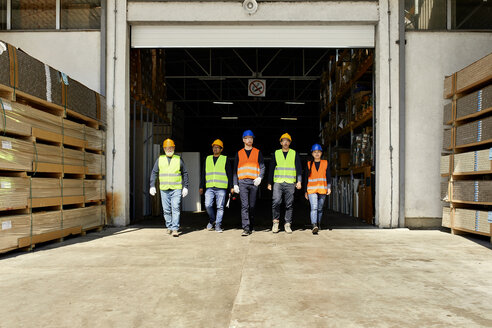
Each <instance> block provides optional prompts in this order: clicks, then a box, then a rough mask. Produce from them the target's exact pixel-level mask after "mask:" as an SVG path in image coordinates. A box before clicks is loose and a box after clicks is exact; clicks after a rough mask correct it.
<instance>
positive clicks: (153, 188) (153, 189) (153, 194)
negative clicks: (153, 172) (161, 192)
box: [149, 187, 157, 196]
mask: <svg viewBox="0 0 492 328" xmlns="http://www.w3.org/2000/svg"><path fill="white" fill-rule="evenodd" d="M156 192H157V190H155V187H151V188H150V190H149V193H150V194H151V195H152V196H155V193H156Z"/></svg>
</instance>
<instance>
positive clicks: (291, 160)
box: [273, 149, 297, 183]
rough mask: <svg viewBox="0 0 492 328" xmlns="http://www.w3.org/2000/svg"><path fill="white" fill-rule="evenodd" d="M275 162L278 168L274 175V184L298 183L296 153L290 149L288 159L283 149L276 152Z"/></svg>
mask: <svg viewBox="0 0 492 328" xmlns="http://www.w3.org/2000/svg"><path fill="white" fill-rule="evenodd" d="M275 160H276V161H277V166H275V172H274V175H273V182H275V183H282V182H287V183H295V182H296V180H297V179H296V151H295V150H293V149H289V152H288V153H287V157H286V156H284V152H283V151H282V149H278V150H277V151H275Z"/></svg>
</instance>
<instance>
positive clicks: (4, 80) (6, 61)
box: [0, 41, 11, 248]
mask: <svg viewBox="0 0 492 328" xmlns="http://www.w3.org/2000/svg"><path fill="white" fill-rule="evenodd" d="M0 42H1V41H0ZM2 44H3V45H5V46H6V44H5V43H4V42H2ZM9 50H10V49H9ZM10 77H11V74H10V58H9V51H4V52H2V53H1V54H0V84H3V85H5V86H10ZM0 248H1V247H0Z"/></svg>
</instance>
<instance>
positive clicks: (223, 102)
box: [213, 101, 234, 105]
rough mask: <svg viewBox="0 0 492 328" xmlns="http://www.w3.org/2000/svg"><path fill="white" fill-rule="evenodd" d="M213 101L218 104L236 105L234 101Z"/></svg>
mask: <svg viewBox="0 0 492 328" xmlns="http://www.w3.org/2000/svg"><path fill="white" fill-rule="evenodd" d="M213 103H214V104H216V105H234V103H233V102H232V101H214V102H213Z"/></svg>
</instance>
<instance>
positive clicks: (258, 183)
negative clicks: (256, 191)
mask: <svg viewBox="0 0 492 328" xmlns="http://www.w3.org/2000/svg"><path fill="white" fill-rule="evenodd" d="M260 183H261V178H260V177H258V178H256V179H255V180H254V181H253V184H254V185H255V186H256V187H258V186H259V185H260Z"/></svg>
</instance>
